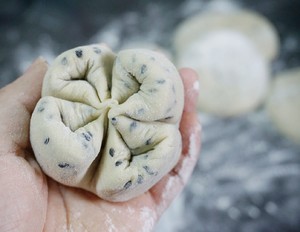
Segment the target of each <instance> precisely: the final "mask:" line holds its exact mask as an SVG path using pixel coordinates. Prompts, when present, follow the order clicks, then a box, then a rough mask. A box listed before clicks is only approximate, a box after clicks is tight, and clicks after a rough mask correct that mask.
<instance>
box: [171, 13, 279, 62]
mask: <svg viewBox="0 0 300 232" xmlns="http://www.w3.org/2000/svg"><path fill="white" fill-rule="evenodd" d="M224 29H225V30H233V31H237V32H240V33H241V34H243V35H245V36H246V37H247V38H249V40H250V41H252V43H253V44H254V45H255V47H256V48H257V50H258V51H259V52H261V53H262V55H263V56H264V57H265V58H266V59H267V60H273V59H274V58H275V57H276V56H277V54H278V51H279V36H278V33H277V31H276V29H275V27H274V26H273V25H272V24H271V22H269V20H268V19H267V18H265V17H263V16H262V15H259V14H257V13H255V12H252V11H247V10H228V11H208V12H205V13H201V14H198V15H195V16H193V17H190V18H188V19H187V20H186V21H184V22H183V23H182V24H181V25H180V26H179V27H178V29H177V30H176V32H175V35H174V48H175V51H176V54H177V55H178V56H181V54H182V52H184V51H185V49H186V48H187V46H188V45H189V44H190V43H193V42H194V41H197V40H199V39H201V37H202V36H205V35H206V34H208V33H210V32H214V31H218V30H224Z"/></svg>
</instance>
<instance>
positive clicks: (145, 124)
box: [30, 45, 184, 201]
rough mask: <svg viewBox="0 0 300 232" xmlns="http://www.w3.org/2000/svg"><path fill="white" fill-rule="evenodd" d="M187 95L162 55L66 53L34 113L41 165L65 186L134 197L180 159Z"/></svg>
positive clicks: (96, 50) (89, 49) (91, 49)
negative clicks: (181, 120) (185, 96)
mask: <svg viewBox="0 0 300 232" xmlns="http://www.w3.org/2000/svg"><path fill="white" fill-rule="evenodd" d="M183 97H184V96H183V85H182V81H181V78H180V76H179V73H178V72H177V70H176V68H175V67H174V66H173V64H171V63H170V62H169V61H168V60H167V59H166V58H165V57H164V56H163V55H161V54H159V53H156V52H153V51H150V50H143V49H130V50H123V51H121V52H119V53H118V54H114V53H113V52H112V51H111V50H110V49H109V48H108V47H106V46H104V45H90V46H82V47H78V48H74V49H71V50H69V51H66V52H64V53H62V54H61V55H59V56H58V57H57V58H56V59H55V61H54V63H53V65H52V66H51V67H50V68H49V69H48V71H47V73H46V75H45V79H44V83H43V88H42V98H41V99H40V101H39V102H38V103H37V105H36V107H35V110H34V112H33V114H32V118H31V124H30V141H31V145H32V148H33V150H34V153H35V156H36V159H37V161H38V163H39V164H40V166H41V168H42V169H43V171H44V172H45V173H46V174H47V175H48V176H50V177H52V178H53V179H54V180H56V181H58V182H60V183H62V184H65V185H68V186H74V187H78V188H82V189H86V190H88V191H90V192H93V193H95V194H96V195H98V196H99V197H101V198H103V199H106V200H109V201H126V200H129V199H131V198H134V197H136V196H138V195H140V194H142V193H144V192H145V191H147V190H148V189H150V188H151V187H152V186H153V185H154V184H155V183H157V182H158V181H159V180H160V179H161V178H162V177H163V176H164V175H165V174H166V173H168V172H169V171H170V170H171V169H172V168H173V167H174V165H175V164H176V163H177V161H178V159H179V156H180V154H181V135H180V132H179V129H178V125H179V121H180V119H181V114H182V110H183Z"/></svg>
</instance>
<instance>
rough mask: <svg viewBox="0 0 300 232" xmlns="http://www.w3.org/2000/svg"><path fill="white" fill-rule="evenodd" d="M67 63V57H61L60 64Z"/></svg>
mask: <svg viewBox="0 0 300 232" xmlns="http://www.w3.org/2000/svg"><path fill="white" fill-rule="evenodd" d="M67 63H68V60H67V58H66V57H64V58H62V60H61V64H62V65H66V64H67Z"/></svg>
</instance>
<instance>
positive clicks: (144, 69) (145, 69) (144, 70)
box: [141, 64, 147, 74]
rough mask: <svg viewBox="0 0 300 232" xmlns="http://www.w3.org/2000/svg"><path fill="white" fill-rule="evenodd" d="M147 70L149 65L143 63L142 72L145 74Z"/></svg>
mask: <svg viewBox="0 0 300 232" xmlns="http://www.w3.org/2000/svg"><path fill="white" fill-rule="evenodd" d="M146 71H147V65H145V64H143V65H142V67H141V74H144V73H145V72H146Z"/></svg>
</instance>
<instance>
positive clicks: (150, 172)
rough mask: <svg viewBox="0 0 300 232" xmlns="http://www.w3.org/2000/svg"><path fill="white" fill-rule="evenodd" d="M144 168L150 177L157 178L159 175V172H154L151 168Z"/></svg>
mask: <svg viewBox="0 0 300 232" xmlns="http://www.w3.org/2000/svg"><path fill="white" fill-rule="evenodd" d="M143 168H144V169H145V171H146V172H147V173H148V174H149V175H150V176H153V175H154V176H156V175H157V174H158V172H154V171H152V170H151V169H150V168H149V166H143Z"/></svg>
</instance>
